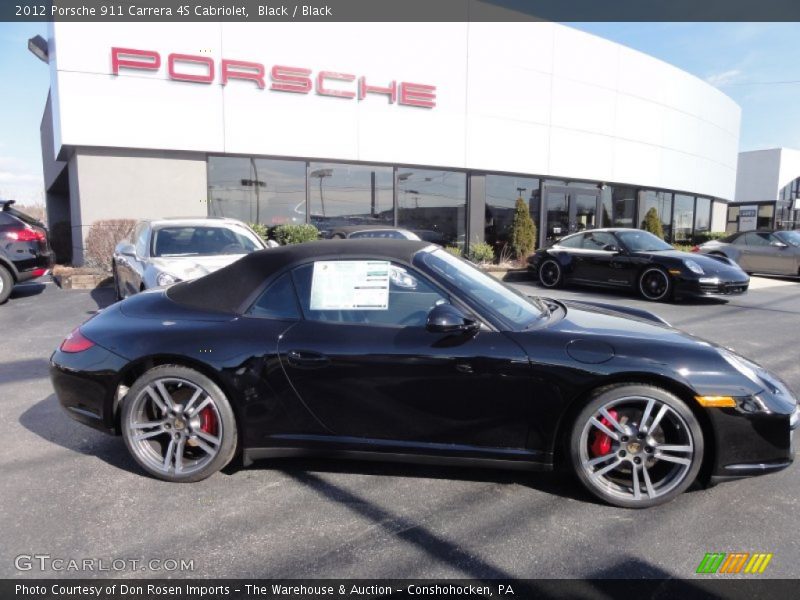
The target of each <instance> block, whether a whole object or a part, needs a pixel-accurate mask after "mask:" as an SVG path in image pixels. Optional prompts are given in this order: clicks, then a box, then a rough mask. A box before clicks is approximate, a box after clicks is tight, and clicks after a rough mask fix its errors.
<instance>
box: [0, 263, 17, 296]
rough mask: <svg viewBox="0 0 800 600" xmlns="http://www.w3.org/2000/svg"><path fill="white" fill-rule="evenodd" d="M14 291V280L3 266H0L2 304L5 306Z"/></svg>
mask: <svg viewBox="0 0 800 600" xmlns="http://www.w3.org/2000/svg"><path fill="white" fill-rule="evenodd" d="M12 289H14V278H13V277H12V276H11V273H9V271H8V269H6V268H5V267H4V266H3V265H0V304H3V303H4V302H5V301H6V300H8V297H9V296H10V295H11V290H12Z"/></svg>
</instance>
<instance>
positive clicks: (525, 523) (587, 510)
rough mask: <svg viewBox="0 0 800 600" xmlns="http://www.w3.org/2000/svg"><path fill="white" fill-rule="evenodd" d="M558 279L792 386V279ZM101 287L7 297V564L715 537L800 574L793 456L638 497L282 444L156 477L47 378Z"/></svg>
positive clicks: (592, 558)
mask: <svg viewBox="0 0 800 600" xmlns="http://www.w3.org/2000/svg"><path fill="white" fill-rule="evenodd" d="M533 289H538V288H533ZM556 295H559V296H564V297H576V296H580V297H584V298H585V297H587V296H592V297H594V298H599V299H602V300H605V301H608V302H611V303H620V304H625V305H632V306H643V307H646V308H648V309H651V310H653V311H654V312H656V313H658V314H660V315H662V316H663V317H665V318H666V319H667V320H669V321H670V322H671V323H673V324H674V325H676V326H678V327H681V328H684V329H686V330H688V331H690V332H692V333H695V334H698V335H701V336H703V337H706V338H708V339H711V340H714V341H717V342H721V343H723V344H725V345H727V346H731V347H733V348H735V349H736V350H738V351H740V352H742V353H743V354H745V355H748V356H752V357H753V358H755V359H756V360H759V361H761V362H763V363H764V364H765V365H766V366H767V367H770V368H772V369H774V370H776V371H777V372H779V373H781V374H782V375H783V377H784V378H785V379H786V380H787V381H788V382H789V384H790V385H791V386H793V388H794V389H795V390H797V391H800V360H798V358H800V353H799V352H798V339H797V334H798V331H800V284H798V283H795V282H792V281H788V282H787V281H781V280H758V281H757V282H756V284H755V285H754V289H753V291H752V292H751V293H749V294H748V295H747V296H745V297H743V298H738V299H735V300H732V301H730V302H720V301H711V300H706V301H695V302H686V303H681V304H674V305H673V304H667V305H652V304H647V303H644V302H642V301H639V300H637V299H634V298H632V297H630V296H627V295H622V294H614V293H594V292H591V293H587V292H585V291H582V292H581V291H576V290H570V291H565V292H559V293H557V294H556ZM108 302H110V294H109V293H108V290H101V291H99V292H92V293H89V292H79V291H71V292H70V291H62V290H59V289H58V288H56V287H54V286H53V285H48V286H42V285H35V284H34V285H28V286H26V287H24V288H23V287H19V288H17V290H15V292H14V296H13V297H12V299H11V301H10V302H9V303H8V304H6V305H4V306H2V307H0V427H2V431H3V438H2V451H0V474H1V475H0V480H1V481H0V540H2V542H0V577H9V576H17V575H30V576H42V573H40V572H38V571H29V572H27V573H19V572H17V571H16V570H15V567H14V557H16V556H17V555H19V554H37V553H39V554H49V555H51V556H52V557H60V558H75V559H82V558H103V559H106V560H109V559H111V558H125V559H151V558H162V559H163V558H177V559H181V558H183V559H193V560H194V562H195V571H194V573H185V575H190V574H194V575H198V576H205V577H214V576H217V577H220V576H224V577H235V576H242V577H251V576H253V577H255V576H258V577H483V578H488V577H592V576H596V577H614V576H618V577H619V576H621V577H646V576H674V577H689V576H692V574H693V573H694V569H695V568H696V566H697V564H698V563H699V562H700V560H701V558H702V557H703V555H704V553H705V552H707V551H750V552H754V551H763V552H773V553H774V554H775V557H774V558H773V560H772V563H771V564H770V566H769V568H768V570H767V575H770V576H772V577H797V576H798V575H800V566H798V560H797V559H798V557H800V542H798V539H799V538H800V536H798V535H797V528H796V523H797V516H796V515H797V512H798V508H800V501H799V500H798V497H800V468H798V467H795V468H791V469H788V470H786V471H783V472H782V473H779V474H776V475H771V476H768V477H763V478H759V479H751V480H746V481H740V482H736V483H730V484H725V485H720V486H718V487H716V488H714V489H711V490H704V491H697V492H691V493H688V494H684V495H683V496H682V497H680V498H678V499H677V500H676V501H674V502H672V503H671V504H669V505H667V506H663V507H658V508H655V509H650V510H647V511H630V510H620V509H615V508H611V507H608V506H604V505H600V504H597V503H595V502H593V501H592V500H590V499H589V498H588V497H587V496H586V495H585V494H584V493H582V492H581V491H580V490H579V489H578V488H577V487H576V486H575V485H574V484H572V483H571V482H570V481H568V480H564V479H562V478H560V477H558V476H554V475H551V474H541V475H526V474H516V473H502V472H500V473H497V472H492V471H483V470H464V469H454V468H453V469H444V468H427V467H418V466H384V465H376V464H366V463H360V462H325V461H308V460H303V461H299V460H282V461H277V460H276V461H271V462H262V463H257V465H255V466H254V467H253V468H250V469H247V470H238V471H237V470H232V471H230V472H228V473H220V474H217V475H216V476H214V477H212V478H210V479H209V480H207V481H204V482H201V483H198V484H188V485H174V484H168V483H163V482H159V481H156V480H154V479H151V478H149V477H146V476H144V475H142V473H141V472H140V471H139V469H138V468H137V467H136V465H135V464H134V463H133V461H132V460H131V459H130V458H128V455H127V453H126V451H125V448H124V445H123V443H122V440H121V439H118V438H112V437H109V436H105V435H103V434H101V433H98V432H95V431H93V430H91V429H89V428H86V427H83V426H81V425H79V424H77V423H74V422H73V421H71V420H69V419H68V418H67V417H66V416H65V415H64V414H62V413H61V410H60V408H59V406H58V404H57V401H56V399H55V398H54V396H53V393H52V389H51V387H50V383H49V380H48V378H47V364H48V363H47V361H48V356H49V354H50V352H51V351H52V350H53V348H55V346H56V345H57V344H58V343H59V342H60V341H61V339H62V338H63V337H64V335H66V334H67V333H68V332H69V331H70V330H71V329H72V328H73V327H75V326H76V325H78V324H79V323H80V322H81V321H82V320H83V319H84V318H86V317H88V316H89V315H90V314H91V313H92V312H93V311H95V310H96V309H97V308H98V306H104V305H106V304H107V303H108ZM44 575H45V576H77V575H79V574H76V573H57V572H49V573H44ZM83 575H84V576H85V575H86V574H83ZM103 575H108V574H107V573H104V574H103ZM120 575H122V576H163V575H164V573H149V572H136V573H131V572H124V573H121V574H120ZM173 575H179V574H173Z"/></svg>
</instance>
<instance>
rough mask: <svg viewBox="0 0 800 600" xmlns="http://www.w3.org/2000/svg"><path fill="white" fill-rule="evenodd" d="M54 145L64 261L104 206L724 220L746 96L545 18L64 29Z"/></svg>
mask: <svg viewBox="0 0 800 600" xmlns="http://www.w3.org/2000/svg"><path fill="white" fill-rule="evenodd" d="M45 58H46V60H47V61H48V63H49V68H50V74H51V87H50V94H49V97H48V100H47V104H46V106H45V108H44V116H43V119H42V127H41V135H42V153H43V157H44V175H45V186H46V195H47V212H48V220H49V223H50V226H51V228H52V227H53V225H54V224H55V223H58V222H64V223H68V224H69V230H70V231H71V232H72V248H73V261H74V262H75V263H80V262H81V260H82V257H83V246H84V240H85V238H86V234H87V231H88V229H89V227H91V225H92V224H93V223H94V222H96V221H98V220H103V219H116V218H146V217H169V216H198V215H224V216H233V217H236V218H239V219H242V220H244V221H246V222H251V223H254V222H258V223H262V224H265V225H277V224H282V223H304V222H310V223H314V224H315V225H317V226H318V227H319V228H320V229H322V230H325V229H327V228H329V227H332V226H338V225H343V224H385V225H396V226H399V227H406V228H409V229H414V230H419V231H425V232H429V233H430V235H431V239H437V240H441V242H442V243H445V244H452V245H459V246H464V245H469V244H471V243H475V242H478V241H483V240H486V241H488V242H490V243H492V244H495V245H496V246H497V247H500V246H501V245H502V243H503V242H504V241H505V240H507V239H508V237H509V233H510V225H511V217H512V213H513V208H514V204H515V201H516V199H517V198H518V197H522V198H524V199H525V201H526V202H527V203H528V206H529V208H530V211H531V215H532V216H533V218H534V221H535V222H536V223H537V225H538V231H539V240H538V244H539V245H545V244H548V243H550V242H552V241H553V240H555V239H557V238H559V237H561V236H562V235H565V234H566V233H568V232H571V231H578V230H581V229H585V228H592V227H599V226H611V225H615V226H629V227H637V226H639V225H640V224H641V222H642V221H643V218H644V215H645V213H646V212H647V211H648V210H649V209H650V208H652V207H655V208H656V210H657V211H658V214H659V215H660V218H661V221H662V223H663V226H664V231H665V234H666V237H667V238H668V239H669V240H670V241H673V242H684V241H685V242H688V241H690V240H691V239H692V238H693V237H695V236H697V234H698V233H700V232H703V231H723V230H725V227H726V215H727V208H726V203H727V202H728V201H730V200H733V198H734V193H735V188H736V168H737V150H738V142H739V122H740V109H739V107H738V106H737V105H736V104H735V103H734V102H733V101H732V100H731V99H730V98H728V97H727V96H725V95H724V94H722V93H721V92H720V91H718V90H717V89H716V88H714V87H712V86H710V85H708V84H706V83H705V82H703V81H702V80H700V79H698V78H696V77H694V76H693V75H690V74H688V73H686V72H683V71H681V70H680V69H677V68H675V67H673V66H671V65H669V64H666V63H664V62H661V61H659V60H657V59H654V58H652V57H650V56H647V55H644V54H642V53H640V52H637V51H634V50H632V49H629V48H627V47H625V46H621V45H619V44H616V43H612V42H610V41H608V40H604V39H601V38H598V37H595V36H592V35H589V34H586V33H583V32H581V31H578V30H576V29H573V28H570V27H567V26H562V25H557V24H554V23H537V22H526V23H403V24H398V23H386V24H381V23H337V24H326V23H187V24H174V23H147V24H144V23H140V24H135V23H103V24H84V23H55V24H51V26H50V33H49V39H48V40H47V48H46V56H45Z"/></svg>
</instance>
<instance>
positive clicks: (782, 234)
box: [775, 231, 800, 247]
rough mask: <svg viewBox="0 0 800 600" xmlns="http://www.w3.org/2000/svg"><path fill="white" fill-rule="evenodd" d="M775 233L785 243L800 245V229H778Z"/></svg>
mask: <svg viewBox="0 0 800 600" xmlns="http://www.w3.org/2000/svg"><path fill="white" fill-rule="evenodd" d="M775 235H777V236H778V239H780V241H782V242H784V243H785V244H789V245H790V246H798V247H800V231H778V232H776V233H775Z"/></svg>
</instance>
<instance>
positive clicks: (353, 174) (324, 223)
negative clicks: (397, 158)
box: [308, 162, 394, 232]
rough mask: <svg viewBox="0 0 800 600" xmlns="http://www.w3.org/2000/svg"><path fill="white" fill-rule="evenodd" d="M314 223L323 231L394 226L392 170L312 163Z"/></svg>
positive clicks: (309, 173)
mask: <svg viewBox="0 0 800 600" xmlns="http://www.w3.org/2000/svg"><path fill="white" fill-rule="evenodd" d="M308 192H309V194H308V195H309V202H310V206H311V210H310V215H311V216H310V220H311V222H312V223H313V224H314V225H316V226H317V227H318V228H319V229H320V230H321V231H323V232H324V231H325V230H328V229H330V228H331V227H341V226H344V225H383V226H386V225H388V226H390V227H391V226H392V225H393V224H394V203H393V193H392V168H391V167H371V166H362V165H343V164H338V163H315V162H312V163H309V166H308Z"/></svg>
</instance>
